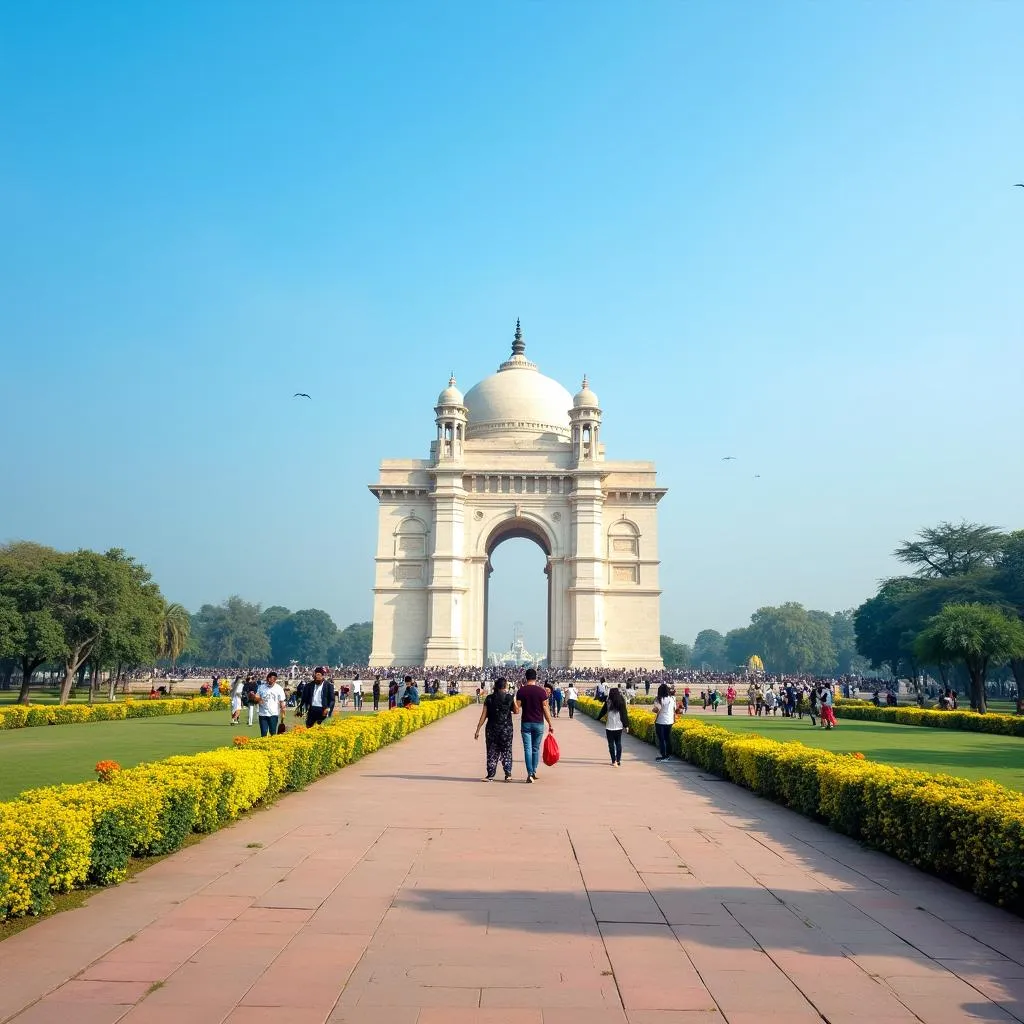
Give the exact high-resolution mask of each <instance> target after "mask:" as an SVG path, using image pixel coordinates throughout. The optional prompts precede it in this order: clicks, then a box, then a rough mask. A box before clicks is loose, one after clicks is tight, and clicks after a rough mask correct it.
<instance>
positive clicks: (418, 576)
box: [370, 322, 665, 668]
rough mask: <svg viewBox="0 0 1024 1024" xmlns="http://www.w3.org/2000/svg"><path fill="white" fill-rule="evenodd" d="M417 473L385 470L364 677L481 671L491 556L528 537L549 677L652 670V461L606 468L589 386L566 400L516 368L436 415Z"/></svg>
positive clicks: (655, 638)
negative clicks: (400, 670)
mask: <svg viewBox="0 0 1024 1024" xmlns="http://www.w3.org/2000/svg"><path fill="white" fill-rule="evenodd" d="M434 413H435V419H436V423H437V438H436V440H435V441H434V442H433V444H432V445H431V446H430V458H429V459H386V460H384V461H383V462H382V463H381V467H380V479H379V480H378V481H377V483H375V484H373V485H371V487H370V490H371V491H372V492H373V494H374V495H375V496H376V498H377V500H378V502H379V505H380V509H379V518H378V523H379V525H378V530H377V557H376V561H377V568H376V583H375V586H374V606H373V652H372V654H371V656H370V664H371V665H378V666H399V665H408V666H413V665H428V666H442V665H483V664H484V663H485V659H486V652H487V635H486V634H487V586H488V578H489V576H490V572H491V564H490V556H491V553H492V552H493V551H494V549H495V548H496V547H497V546H498V545H499V544H500V543H501V542H502V541H504V540H508V539H509V538H511V537H528V538H529V539H530V540H532V541H534V542H535V543H536V544H538V545H539V546H540V547H541V548H542V549H543V551H544V552H545V554H546V555H547V566H546V568H545V570H544V571H545V573H546V574H547V577H548V651H547V657H548V664H549V665H552V666H569V667H593V668H599V667H604V666H607V667H627V668H632V667H646V668H660V667H661V666H662V661H661V653H660V637H659V633H660V630H659V608H658V606H659V598H660V595H661V591H660V590H659V588H658V502H659V501H660V500H661V498H662V497H663V496H664V494H665V489H664V488H660V487H658V486H657V482H656V479H655V467H654V463H652V462H606V461H605V457H604V456H605V449H604V444H603V443H602V440H601V430H602V424H601V408H600V406H599V404H598V400H597V395H595V394H594V392H593V391H591V390H590V387H589V385H588V383H587V380H586V378H584V379H583V387H582V389H581V390H580V391H579V393H578V394H577V395H576V396H575V398H574V397H572V396H571V395H570V394H569V392H568V391H566V389H565V388H563V387H562V385H561V384H559V383H558V382H557V381H554V380H552V379H551V378H550V377H545V376H544V375H543V374H541V373H540V372H538V370H537V366H536V364H535V363H532V362H530V361H529V360H528V359H527V358H526V344H525V342H524V340H523V335H522V331H521V330H520V327H519V324H518V322H517V323H516V333H515V340H514V341H513V343H512V356H511V358H510V359H508V360H507V361H506V362H504V363H502V364H501V366H500V367H499V368H498V372H497V373H494V374H492V375H491V376H490V377H487V378H486V379H485V380H482V381H481V382H480V383H479V384H477V385H476V386H475V387H473V388H470V390H469V391H468V392H467V393H466V395H465V397H463V395H462V393H461V392H460V391H459V389H458V388H457V387H456V386H455V378H454V377H453V378H452V379H451V380H450V381H449V382H448V387H447V388H445V390H444V391H442V392H441V394H440V396H439V397H438V400H437V405H436V407H435V409H434Z"/></svg>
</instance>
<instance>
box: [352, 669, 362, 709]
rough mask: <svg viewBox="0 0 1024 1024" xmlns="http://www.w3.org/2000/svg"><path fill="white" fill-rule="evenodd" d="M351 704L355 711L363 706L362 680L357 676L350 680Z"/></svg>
mask: <svg viewBox="0 0 1024 1024" xmlns="http://www.w3.org/2000/svg"><path fill="white" fill-rule="evenodd" d="M352 705H353V707H354V708H355V709H356V711H358V710H359V709H360V708H361V707H362V706H363V681H362V679H360V678H359V676H356V677H355V679H353V680H352Z"/></svg>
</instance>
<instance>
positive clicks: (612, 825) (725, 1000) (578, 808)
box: [0, 708, 1024, 1024]
mask: <svg viewBox="0 0 1024 1024" xmlns="http://www.w3.org/2000/svg"><path fill="white" fill-rule="evenodd" d="M477 714H478V712H477V711H476V709H474V708H470V709H468V710H467V711H465V712H461V713H460V714H458V715H454V716H451V717H450V718H446V719H444V720H442V721H441V722H438V723H437V724H436V725H433V726H431V727H430V728H429V729H426V730H423V731H420V732H417V733H414V734H412V735H411V736H409V737H407V738H406V739H404V740H403V741H402V742H401V743H399V744H396V745H394V746H392V747H388V748H386V749H385V750H382V751H379V752H378V753H376V754H373V755H372V756H370V757H368V758H366V759H365V760H363V761H361V762H359V764H357V765H354V766H352V767H350V768H347V769H345V770H343V771H341V772H339V773H337V774H335V775H334V776H331V777H329V778H327V779H323V780H321V781H320V782H318V783H316V784H315V785H313V786H311V787H310V788H309V789H308V790H307V791H305V792H303V793H297V794H292V795H289V796H287V797H285V798H283V799H282V800H281V801H279V802H278V804H276V805H275V806H274V807H273V808H271V809H270V810H267V811H264V812H260V813H257V814H254V815H252V816H250V817H248V818H246V819H245V820H244V821H241V822H238V823H237V824H236V825H234V826H232V827H231V828H229V829H225V830H223V831H221V832H218V833H216V834H215V835H212V836H210V837H208V838H206V839H204V840H203V841H202V842H201V843H199V844H197V845H195V846H192V847H190V848H189V849H188V850H183V851H181V852H180V853H178V854H176V855H174V856H172V857H169V858H167V859H166V860H164V861H162V862H160V863H159V864H156V865H154V866H153V867H151V868H150V869H148V870H147V871H145V872H143V873H142V874H140V875H138V876H136V878H134V879H133V880H132V881H131V882H129V883H126V884H125V885H123V886H121V887H119V888H117V889H111V890H106V891H104V892H101V893H98V894H96V895H95V896H93V897H92V898H91V899H90V900H89V903H88V905H87V906H85V907H83V908H81V909H79V910H76V911H71V912H69V913H66V914H62V915H58V916H56V917H54V918H50V919H47V920H44V921H42V922H40V923H39V924H37V925H35V926H33V927H32V928H30V929H28V930H26V931H24V932H22V933H20V934H18V935H15V936H13V937H12V938H10V939H8V940H7V941H6V942H4V943H3V944H2V946H0V1024H7V1022H9V1021H10V1022H17V1024H58V1022H59V1024H67V1021H68V1020H69V1019H74V1020H75V1021H76V1024H165V1022H167V1024H170V1022H172V1021H173V1022H174V1024H179V1022H182V1021H184V1022H186V1024H225V1022H229V1024H278V1022H280V1024H328V1022H329V1024H442V1022H443V1024H696V1022H700V1024H714V1022H715V1021H718V1022H721V1024H754V1022H759V1024H773V1022H778V1024H782V1022H783V1021H785V1024H801V1022H804V1021H806V1022H808V1024H812V1022H817V1024H820V1022H821V1021H823V1020H824V1021H828V1022H829V1024H845V1022H847V1021H849V1022H852V1021H855V1020H856V1021H871V1022H872V1024H897V1022H906V1024H911V1022H917V1024H947V1022H950V1024H952V1022H959V1021H973V1020H984V1021H1009V1022H1012V1021H1024V923H1022V922H1021V921H1020V920H1019V919H1017V918H1014V917H1011V916H1010V915H1008V914H1005V913H1003V912H1002V911H999V910H998V909H996V908H994V907H990V906H988V905H986V904H984V903H982V902H980V901H979V900H977V899H975V898H974V897H972V896H970V895H969V894H966V893H962V892H959V891H958V890H955V889H953V888H952V887H950V886H948V885H946V884H944V883H942V882H939V881H937V880H936V879H933V878H930V877H928V876H925V875H922V874H920V873H919V872H917V871H915V870H914V869H913V868H910V867H907V866H906V865H903V864H900V863H898V862H896V861H894V860H891V859H889V858H887V857H885V856H883V855H881V854H877V853H875V852H873V851H871V850H868V849H865V848H863V847H861V846H859V845H858V844H856V843H854V842H852V841H851V840H848V839H846V838H844V837H842V836H837V835H836V834H835V833H832V832H830V831H829V830H827V829H825V828H824V827H822V826H819V825H816V824H815V823H813V822H809V821H807V820H806V819H804V818H801V817H799V816H797V815H794V814H792V813H790V812H788V811H786V810H785V809H783V808H779V807H776V806H775V805H773V804H770V803H767V802H766V801H763V800H760V799H758V798H757V797H754V796H753V795H752V794H750V793H747V792H746V791H744V790H742V789H740V788H738V787H736V786H733V785H731V784H728V783H724V782H722V781H721V780H717V779H713V778H710V777H708V776H706V775H705V774H704V773H702V772H700V771H698V770H696V769H694V768H692V767H690V766H688V765H685V764H682V763H680V762H676V761H672V762H666V763H655V762H654V760H653V756H654V754H653V750H652V749H651V748H650V747H649V746H647V745H645V744H641V743H639V742H637V741H634V740H632V739H631V738H628V737H627V739H626V744H625V753H624V757H623V763H622V766H621V767H620V768H615V767H612V766H611V765H609V764H608V763H607V761H606V757H607V753H606V746H605V743H604V737H603V735H602V731H601V729H600V728H599V727H597V726H596V725H595V724H594V723H592V722H590V721H588V720H586V719H578V720H575V721H571V722H570V721H569V720H568V719H567V718H566V717H565V716H564V714H563V716H562V717H561V718H560V719H559V721H558V727H557V734H558V737H559V742H560V745H561V747H562V752H563V761H562V763H561V764H559V765H557V766H556V767H554V768H553V769H545V770H543V771H542V772H541V777H540V780H539V781H538V783H536V784H535V785H526V784H525V783H524V781H523V778H522V769H521V767H520V764H521V761H518V759H517V762H518V763H517V778H516V781H514V782H512V783H508V784H505V783H503V782H496V783H491V784H483V783H481V781H480V773H481V770H482V754H483V752H482V748H481V746H480V744H475V745H474V743H473V742H472V739H471V737H472V732H473V728H474V726H475V722H476V718H477ZM518 749H519V748H518V746H517V751H518Z"/></svg>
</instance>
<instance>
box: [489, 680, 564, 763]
mask: <svg viewBox="0 0 1024 1024" xmlns="http://www.w3.org/2000/svg"><path fill="white" fill-rule="evenodd" d="M507 685H508V684H507V683H506V681H505V679H504V678H498V679H496V680H495V681H494V692H493V693H489V694H488V695H487V697H486V698H485V699H484V706H483V710H482V711H481V712H480V721H479V722H477V726H476V733H475V734H474V736H473V738H474V739H479V737H480V730H481V728H483V729H484V742H485V744H486V747H487V777H486V778H485V779H484V781H485V782H491V781H493V779H494V776H495V774H496V773H497V771H498V761H499V760H500V761H501V766H502V768H503V769H504V770H505V781H506V782H508V781H509V779H511V778H512V739H513V735H514V729H513V725H512V716H513V715H518V714H520V713H522V716H523V718H522V725H521V726H520V731H521V732H522V734H523V758H524V760H525V761H526V781H527V782H536V781H537V765H538V763H539V762H540V747H541V740H542V739H543V737H544V723H545V722H546V723H547V726H548V731H549V732H552V733H553V732H554V731H555V727H554V726H553V725H552V723H551V712H550V711H549V710H548V696H547V691H546V690H545V689H544V688H543V687H542V686H539V685H538V683H537V672H536V670H535V669H532V668H528V669H527V670H526V682H525V683H524V684H523V685H522V686H521V687H520V688H519V692H518V693H517V694H516V695H515V697H513V696H512V695H511V694H510V693H508V691H507Z"/></svg>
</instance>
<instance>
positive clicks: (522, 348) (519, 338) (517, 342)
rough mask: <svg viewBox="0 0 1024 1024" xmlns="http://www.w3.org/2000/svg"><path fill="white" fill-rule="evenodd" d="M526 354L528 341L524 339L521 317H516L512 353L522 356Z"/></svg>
mask: <svg viewBox="0 0 1024 1024" xmlns="http://www.w3.org/2000/svg"><path fill="white" fill-rule="evenodd" d="M525 354H526V342H525V341H523V329H522V327H521V326H520V325H519V317H516V336H515V338H513V339H512V355H514V356H522V355H525Z"/></svg>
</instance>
